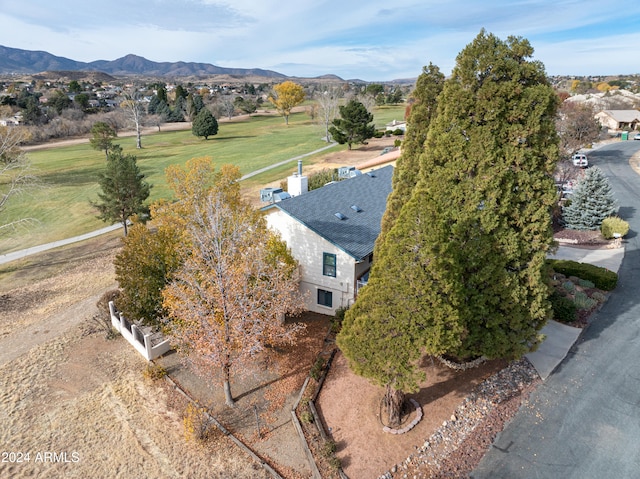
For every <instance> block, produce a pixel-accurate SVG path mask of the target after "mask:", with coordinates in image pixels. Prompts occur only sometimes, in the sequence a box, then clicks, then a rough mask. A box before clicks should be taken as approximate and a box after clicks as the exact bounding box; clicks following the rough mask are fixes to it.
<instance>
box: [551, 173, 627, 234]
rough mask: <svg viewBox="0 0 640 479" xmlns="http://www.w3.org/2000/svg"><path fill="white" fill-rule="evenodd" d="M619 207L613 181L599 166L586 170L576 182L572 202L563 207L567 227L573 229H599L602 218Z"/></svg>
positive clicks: (563, 217)
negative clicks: (610, 180)
mask: <svg viewBox="0 0 640 479" xmlns="http://www.w3.org/2000/svg"><path fill="white" fill-rule="evenodd" d="M617 209H618V205H617V202H616V200H615V198H614V197H613V191H612V189H611V183H609V180H608V179H607V177H606V176H604V173H602V170H601V169H600V168H598V167H597V166H594V167H592V168H589V169H588V170H586V171H585V174H584V177H583V178H582V179H581V180H580V181H579V182H578V183H577V184H576V186H575V188H574V190H573V195H571V202H570V203H569V205H568V206H567V207H566V208H563V209H562V219H563V221H564V225H565V227H566V228H569V229H572V230H597V229H598V228H600V225H601V224H602V220H604V219H605V218H607V217H609V216H611V215H612V214H614V213H615V212H616V210H617Z"/></svg>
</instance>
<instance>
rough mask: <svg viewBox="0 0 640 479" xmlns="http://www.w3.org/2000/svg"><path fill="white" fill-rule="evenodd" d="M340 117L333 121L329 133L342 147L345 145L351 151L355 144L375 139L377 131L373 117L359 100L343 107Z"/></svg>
mask: <svg viewBox="0 0 640 479" xmlns="http://www.w3.org/2000/svg"><path fill="white" fill-rule="evenodd" d="M339 110H340V117H341V118H336V119H335V120H333V122H332V125H333V126H331V127H330V128H329V133H331V136H333V139H334V140H336V141H337V142H338V143H340V144H341V145H344V144H345V143H346V144H347V145H348V147H349V149H351V145H353V144H354V143H365V142H366V141H367V140H368V139H369V138H371V137H373V135H374V133H375V131H376V129H375V126H374V125H373V123H371V122H372V121H373V115H372V114H371V113H370V112H369V111H368V110H367V108H366V107H365V106H364V105H363V104H362V103H360V102H359V101H358V100H350V101H349V102H348V103H347V104H346V105H341V106H340V108H339Z"/></svg>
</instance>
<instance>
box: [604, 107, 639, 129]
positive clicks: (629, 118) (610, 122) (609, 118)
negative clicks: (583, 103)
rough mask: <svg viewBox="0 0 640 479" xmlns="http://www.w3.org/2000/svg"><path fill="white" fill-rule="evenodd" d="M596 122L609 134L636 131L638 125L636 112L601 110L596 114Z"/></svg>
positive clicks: (637, 113)
mask: <svg viewBox="0 0 640 479" xmlns="http://www.w3.org/2000/svg"><path fill="white" fill-rule="evenodd" d="M596 120H598V122H600V125H602V127H603V128H608V129H609V131H610V132H617V131H622V130H637V129H638V125H640V111H638V110H603V111H601V112H600V113H598V114H596Z"/></svg>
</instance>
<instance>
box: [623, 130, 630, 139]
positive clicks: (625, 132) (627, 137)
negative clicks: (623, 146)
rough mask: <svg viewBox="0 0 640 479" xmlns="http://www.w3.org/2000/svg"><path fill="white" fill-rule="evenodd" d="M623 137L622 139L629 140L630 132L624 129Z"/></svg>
mask: <svg viewBox="0 0 640 479" xmlns="http://www.w3.org/2000/svg"><path fill="white" fill-rule="evenodd" d="M621 139H622V140H628V139H629V132H628V131H623V132H622V135H621Z"/></svg>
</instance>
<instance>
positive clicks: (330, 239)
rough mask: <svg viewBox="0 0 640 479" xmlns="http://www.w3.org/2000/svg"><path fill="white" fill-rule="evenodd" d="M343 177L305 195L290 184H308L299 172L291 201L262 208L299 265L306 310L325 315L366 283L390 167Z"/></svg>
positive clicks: (346, 302) (347, 303) (350, 299)
mask: <svg viewBox="0 0 640 479" xmlns="http://www.w3.org/2000/svg"><path fill="white" fill-rule="evenodd" d="M350 172H353V170H351V171H350ZM347 176H348V177H349V178H348V179H345V180H342V181H338V182H334V183H330V184H328V185H325V186H323V187H322V188H318V189H315V190H312V191H309V192H306V191H304V188H303V189H302V191H298V190H299V188H296V187H293V188H292V183H293V184H297V183H298V180H299V179H304V180H306V178H304V177H303V176H302V175H301V168H300V167H299V173H298V174H294V175H293V176H292V177H290V178H289V187H288V189H289V191H290V192H292V196H291V197H289V198H286V199H282V200H280V201H278V200H275V201H274V202H273V203H271V204H269V205H267V206H265V207H263V208H262V211H263V212H264V214H265V217H266V220H267V224H268V225H269V227H270V228H272V229H273V230H275V231H278V232H279V233H280V235H281V237H282V239H283V240H284V241H285V242H286V243H287V245H288V246H289V248H290V249H291V252H292V254H293V256H294V257H295V258H296V259H297V260H298V262H299V263H300V269H301V271H300V272H301V282H300V290H301V292H302V293H303V294H305V295H306V301H307V309H308V310H309V311H314V312H317V313H322V314H327V315H333V314H335V311H336V309H338V308H340V307H347V306H350V305H351V304H352V303H353V301H354V300H355V298H356V294H357V290H358V288H359V287H362V286H363V285H364V284H366V281H367V279H368V274H369V270H370V268H371V264H372V262H373V246H374V243H375V241H376V238H377V237H378V235H379V234H380V223H381V221H382V215H383V214H384V211H385V208H386V205H387V196H388V195H389V193H390V192H391V178H392V176H393V166H391V165H389V166H384V167H382V168H379V169H376V170H372V171H369V172H367V173H364V174H355V175H354V174H349V175H347ZM292 180H293V181H292ZM304 185H306V181H305V182H304ZM294 192H295V193H298V192H299V193H300V194H297V195H293V193H294Z"/></svg>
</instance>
